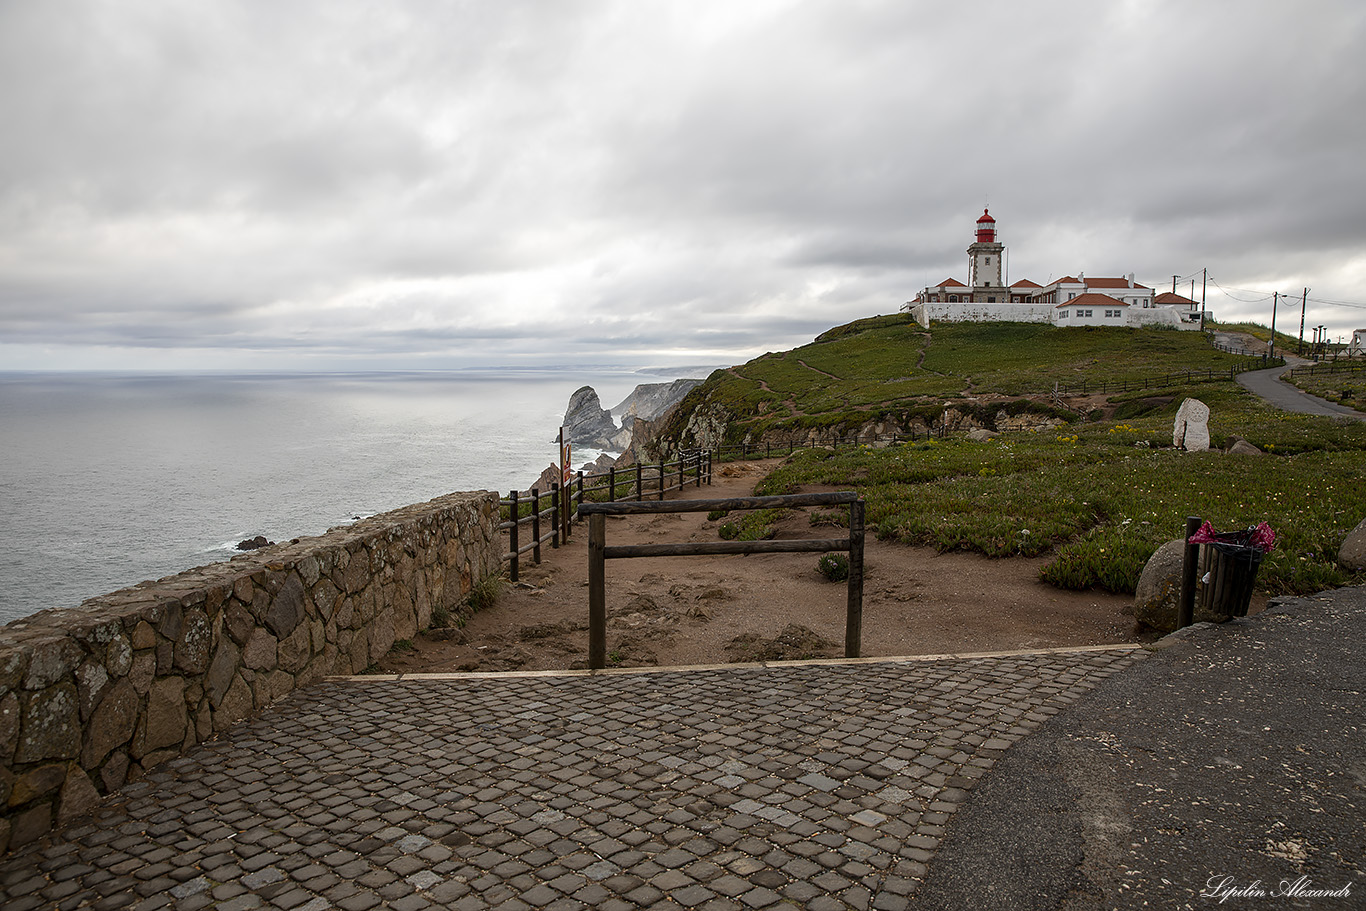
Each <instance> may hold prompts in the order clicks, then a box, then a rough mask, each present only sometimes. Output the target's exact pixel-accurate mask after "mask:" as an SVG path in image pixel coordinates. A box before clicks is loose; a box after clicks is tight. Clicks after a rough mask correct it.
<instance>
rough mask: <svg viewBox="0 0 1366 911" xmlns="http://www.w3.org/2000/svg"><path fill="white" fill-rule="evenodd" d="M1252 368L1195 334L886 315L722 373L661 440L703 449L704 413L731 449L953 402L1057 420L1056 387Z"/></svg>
mask: <svg viewBox="0 0 1366 911" xmlns="http://www.w3.org/2000/svg"><path fill="white" fill-rule="evenodd" d="M1245 360H1246V359H1243V358H1239V357H1236V356H1234V355H1231V354H1226V353H1224V352H1221V351H1216V350H1214V349H1213V348H1212V347H1211V346H1210V344H1209V342H1208V341H1207V340H1206V338H1205V336H1203V335H1202V334H1200V333H1196V332H1176V331H1161V330H1153V329H1146V330H1145V329H1100V328H1096V329H1091V328H1057V327H1054V326H1047V325H1040V324H1033V323H958V324H942V325H935V326H934V327H933V329H931V330H925V329H923V328H921V327H920V326H919V325H918V324H917V323H915V322H914V321H913V320H912V319H911V318H910V317H909V316H908V315H906V314H897V315H894V316H879V317H873V318H871V319H866V320H859V321H858V322H854V323H850V324H848V325H846V326H839V327H837V328H835V329H831V330H830V331H829V332H826V333H823V334H822V335H820V336H819V337H817V338H816V340H815V341H814V342H812V343H811V344H809V345H803V346H802V347H800V348H795V349H793V350H791V351H785V352H781V353H777V354H765V355H764V356H762V357H759V358H756V359H754V360H752V361H750V362H748V363H746V364H742V365H740V366H738V367H733V368H730V369H729V370H720V371H717V372H715V373H713V374H712V375H711V377H709V378H708V380H707V382H706V383H704V384H703V385H702V386H699V387H698V388H697V389H695V390H693V392H692V393H691V394H690V395H689V397H688V398H687V399H686V400H685V402H684V406H683V407H682V408H680V409H678V411H676V412H675V413H674V416H673V418H672V419H671V420H670V421H669V422H668V423H666V425H665V426H664V428H663V429H662V431H661V433H660V436H661V437H663V438H665V439H670V440H676V441H677V442H678V444H679V445H683V446H689V445H696V444H697V442H698V440H697V439H696V438H695V435H693V436H690V435H689V434H688V432H687V423H688V420H689V418H690V416H691V415H692V414H693V413H694V412H696V411H697V410H698V409H705V410H706V411H707V412H708V413H710V414H712V415H714V416H717V417H718V419H719V420H720V421H721V422H723V423H724V425H725V440H724V442H725V443H737V442H742V441H750V442H755V441H760V440H764V439H769V440H774V441H778V440H787V439H791V438H792V437H793V435H794V434H797V433H800V432H804V431H808V430H810V429H813V428H817V429H826V430H830V431H831V432H832V433H850V432H853V431H854V430H855V429H856V428H858V427H860V426H862V425H865V424H867V423H870V422H874V421H892V422H895V423H899V424H901V425H903V426H905V425H909V424H914V423H917V422H920V423H922V424H929V423H932V422H933V421H935V420H936V419H938V417H939V416H940V415H941V414H942V412H943V411H944V408H945V403H949V404H951V405H952V406H953V407H955V408H956V409H957V410H958V411H960V412H965V413H978V414H980V416H981V417H982V418H984V419H988V418H989V417H990V415H994V414H995V413H996V412H997V411H998V410H1000V409H1001V407H1002V403H1004V402H1006V401H1007V400H1009V399H1012V398H1015V399H1020V400H1021V401H1018V402H1016V403H1014V404H1013V405H1010V406H1009V408H1007V410H1010V411H1015V412H1019V411H1022V410H1033V411H1037V412H1039V413H1041V414H1055V412H1054V411H1053V409H1052V408H1050V407H1049V404H1048V403H1049V392H1050V390H1052V388H1053V386H1054V384H1055V383H1061V384H1064V385H1076V384H1078V383H1079V382H1081V381H1083V380H1084V381H1087V382H1089V383H1093V384H1095V383H1100V382H1102V381H1105V382H1109V383H1115V382H1122V381H1131V382H1143V381H1145V380H1153V379H1156V378H1160V377H1163V376H1165V375H1167V374H1170V373H1174V372H1178V371H1186V370H1199V371H1205V370H1212V371H1216V372H1223V373H1227V372H1228V370H1229V368H1230V367H1233V366H1236V365H1238V364H1240V363H1243V362H1245ZM1056 414H1057V415H1058V416H1059V417H1066V418H1068V419H1070V418H1071V417H1072V415H1069V414H1067V413H1066V412H1056ZM706 442H707V443H708V444H714V443H715V442H716V441H714V440H708V441H706Z"/></svg>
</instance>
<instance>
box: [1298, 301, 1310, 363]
mask: <svg viewBox="0 0 1366 911" xmlns="http://www.w3.org/2000/svg"><path fill="white" fill-rule="evenodd" d="M1307 303H1309V289H1308V288H1305V289H1304V297H1301V298H1300V346H1299V347H1298V348H1296V349H1295V353H1296V354H1304V307H1305V304H1307Z"/></svg>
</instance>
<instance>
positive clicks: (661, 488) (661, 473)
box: [659, 456, 664, 500]
mask: <svg viewBox="0 0 1366 911" xmlns="http://www.w3.org/2000/svg"><path fill="white" fill-rule="evenodd" d="M659 498H660V499H661V500H662V499H664V457H663V456H660V457H659Z"/></svg>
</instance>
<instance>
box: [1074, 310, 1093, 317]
mask: <svg viewBox="0 0 1366 911" xmlns="http://www.w3.org/2000/svg"><path fill="white" fill-rule="evenodd" d="M1090 315H1091V311H1090V310H1078V311H1077V316H1090Z"/></svg>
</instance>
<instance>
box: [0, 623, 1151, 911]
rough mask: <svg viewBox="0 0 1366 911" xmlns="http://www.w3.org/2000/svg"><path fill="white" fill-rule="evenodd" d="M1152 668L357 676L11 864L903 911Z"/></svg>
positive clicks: (220, 887) (266, 887) (485, 903)
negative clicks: (1040, 748) (1016, 778)
mask: <svg viewBox="0 0 1366 911" xmlns="http://www.w3.org/2000/svg"><path fill="white" fill-rule="evenodd" d="M1143 654H1144V653H1143V652H1142V651H1138V650H1134V649H1132V648H1130V647H1116V648H1108V649H1099V650H1097V649H1092V650H1074V651H1059V652H1052V653H1043V654H1020V655H1005V656H995V657H982V658H953V659H944V660H920V661H876V662H858V663H838V662H834V663H812V664H799V665H791V664H788V665H770V666H767V667H752V666H751V667H728V668H711V669H692V670H686V671H655V672H649V673H613V674H599V675H594V676H588V675H561V676H511V675H505V676H500V677H493V676H487V677H475V676H469V675H466V676H461V677H443V678H429V677H407V678H401V679H398V680H394V679H368V678H360V679H356V680H347V681H336V682H330V683H327V684H324V685H321V686H318V687H315V688H312V689H309V690H305V691H301V692H299V693H296V694H294V695H293V696H291V697H290V698H288V699H286V700H284V701H283V702H282V703H280V704H278V705H277V706H275V707H272V708H271V709H270V710H268V711H267V712H266V713H265V714H264V715H263V716H262V717H261V718H259V719H258V720H256V721H254V722H251V723H248V724H243V725H240V726H238V727H236V728H234V729H232V730H230V731H228V732H227V733H226V734H224V735H223V736H222V737H220V738H219V739H218V740H216V741H212V742H208V743H205V744H202V745H200V746H199V747H197V748H195V749H194V750H193V751H192V752H191V753H190V754H188V755H187V756H185V757H183V758H181V759H179V760H176V761H174V762H171V763H168V764H167V765H165V766H162V767H161V768H160V769H159V770H157V771H155V772H154V773H153V774H151V775H149V776H148V778H147V779H145V780H143V781H141V782H138V783H136V784H133V785H130V786H128V787H126V788H125V789H124V790H123V791H121V792H120V793H119V794H118V795H116V796H114V797H112V798H110V799H109V800H108V801H107V802H106V803H105V804H104V805H103V806H102V807H101V808H100V809H99V810H98V811H97V812H96V814H95V815H94V817H92V819H91V820H89V821H88V822H85V823H82V824H77V825H76V826H74V827H71V828H68V829H67V830H65V831H63V832H61V833H59V834H58V835H57V836H56V837H53V838H49V839H45V840H43V841H41V842H38V843H35V844H34V845H30V846H28V847H26V848H24V849H21V850H20V851H18V852H16V853H15V854H13V855H11V856H10V857H8V858H6V859H4V861H3V863H0V907H4V908H5V909H6V911H29V909H35V908H61V909H75V908H87V907H89V908H95V909H106V908H175V909H185V911H189V909H197V908H217V909H221V911H240V909H250V908H279V909H284V911H321V909H325V908H338V909H343V911H368V909H371V908H382V907H389V908H395V909H399V911H422V909H426V908H454V909H483V908H500V909H522V908H545V909H556V911H558V909H572V908H594V909H603V911H625V909H632V908H703V909H708V911H724V909H736V911H738V909H759V908H768V907H771V906H776V905H779V903H782V902H786V903H788V905H789V906H790V905H796V906H798V907H803V908H810V909H817V911H820V909H826V908H832V909H833V908H846V907H853V908H879V909H894V908H900V907H903V906H904V905H905V904H906V903H907V899H908V896H910V895H911V894H912V893H913V892H914V891H915V889H916V887H917V886H918V885H919V883H920V881H921V880H922V879H923V877H924V875H925V873H926V869H927V867H926V865H927V864H928V863H929V862H930V861H931V859H932V858H933V857H934V853H935V850H936V848H937V847H938V845H939V843H940V839H941V837H942V835H943V833H944V825H945V823H946V821H947V820H948V819H949V816H950V814H952V813H953V812H954V810H955V809H956V808H957V807H958V806H959V805H960V803H961V802H962V801H963V800H964V799H965V798H966V797H967V795H968V793H969V791H970V789H971V788H972V786H973V784H974V782H975V781H976V780H977V779H978V778H980V777H981V776H982V775H983V773H985V772H986V770H987V769H988V768H990V767H991V766H992V764H993V763H994V762H995V761H996V760H997V758H998V757H1000V756H1001V755H1002V752H1003V751H1004V750H1006V749H1007V748H1008V747H1009V746H1010V745H1011V744H1012V743H1013V742H1015V741H1016V740H1018V739H1019V738H1020V737H1022V736H1024V735H1026V734H1028V733H1029V732H1030V731H1031V730H1033V729H1034V728H1035V727H1036V726H1037V725H1038V724H1039V723H1040V722H1041V721H1043V720H1044V719H1045V718H1047V717H1048V716H1049V715H1052V714H1055V713H1056V712H1058V711H1059V710H1060V709H1062V708H1063V707H1064V706H1065V705H1066V704H1067V703H1068V702H1070V701H1072V700H1073V699H1075V698H1076V697H1077V696H1079V695H1080V694H1081V693H1082V692H1084V691H1085V690H1088V689H1090V688H1091V687H1092V686H1093V685H1094V684H1095V683H1096V682H1097V681H1098V680H1099V679H1100V678H1102V677H1104V676H1106V675H1108V674H1111V673H1113V672H1114V671H1116V670H1119V669H1121V668H1123V667H1125V666H1127V665H1128V664H1130V663H1131V662H1133V661H1135V660H1137V659H1138V658H1139V657H1141V656H1142V655H1143Z"/></svg>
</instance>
